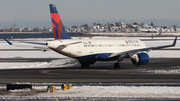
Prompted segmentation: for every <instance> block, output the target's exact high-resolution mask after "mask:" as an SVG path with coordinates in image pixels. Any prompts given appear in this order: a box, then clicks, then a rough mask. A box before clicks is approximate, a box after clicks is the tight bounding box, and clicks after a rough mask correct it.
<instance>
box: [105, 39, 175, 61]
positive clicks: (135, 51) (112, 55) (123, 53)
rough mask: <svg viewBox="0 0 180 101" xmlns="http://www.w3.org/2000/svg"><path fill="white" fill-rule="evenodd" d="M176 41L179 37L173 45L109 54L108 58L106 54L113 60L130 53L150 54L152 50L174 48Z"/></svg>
mask: <svg viewBox="0 0 180 101" xmlns="http://www.w3.org/2000/svg"><path fill="white" fill-rule="evenodd" d="M176 41H177V37H176V38H175V39H174V42H173V44H171V45H164V46H155V47H147V48H142V49H135V50H128V51H123V52H115V53H112V54H109V56H107V54H106V58H111V57H114V56H119V55H126V54H130V53H138V52H142V51H146V52H149V51H150V50H157V49H161V48H166V47H173V46H175V45H176Z"/></svg>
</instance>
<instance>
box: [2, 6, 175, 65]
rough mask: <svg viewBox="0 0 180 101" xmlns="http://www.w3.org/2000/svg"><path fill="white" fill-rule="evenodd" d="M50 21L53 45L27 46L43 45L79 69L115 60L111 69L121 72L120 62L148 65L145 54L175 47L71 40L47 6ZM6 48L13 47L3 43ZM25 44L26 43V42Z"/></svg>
mask: <svg viewBox="0 0 180 101" xmlns="http://www.w3.org/2000/svg"><path fill="white" fill-rule="evenodd" d="M49 6H50V12H51V20H52V26H53V31H54V39H55V40H54V41H47V42H46V43H35V42H28V43H31V44H39V45H45V46H47V47H48V48H50V49H52V50H54V51H55V52H57V53H60V54H63V55H65V56H68V57H71V58H75V59H78V60H79V62H80V64H81V68H89V65H91V64H94V63H95V62H96V61H111V60H117V62H116V63H115V64H114V68H121V63H120V62H121V61H122V60H123V58H131V61H132V63H133V64H134V65H136V66H140V65H144V64H147V63H148V62H149V55H148V54H147V52H149V51H150V50H156V49H161V48H166V47H173V46H175V45H176V40H177V37H176V38H175V40H174V42H173V44H170V45H164V46H156V47H146V45H145V43H144V42H142V41H140V40H136V39H129V38H127V39H72V38H71V37H70V36H69V35H68V34H67V33H66V31H65V28H64V26H63V23H62V20H61V18H60V16H59V14H58V11H57V9H56V6H55V5H53V4H50V5H49ZM4 39H5V38H4ZM5 41H6V42H7V43H8V44H9V45H13V44H12V43H11V42H9V41H8V40H7V39H5ZM26 43H27V42H26Z"/></svg>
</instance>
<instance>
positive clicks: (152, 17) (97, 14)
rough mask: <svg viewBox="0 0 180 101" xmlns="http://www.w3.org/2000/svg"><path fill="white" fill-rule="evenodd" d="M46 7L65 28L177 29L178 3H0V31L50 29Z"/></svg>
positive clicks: (137, 0)
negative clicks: (134, 25) (151, 26)
mask: <svg viewBox="0 0 180 101" xmlns="http://www.w3.org/2000/svg"><path fill="white" fill-rule="evenodd" d="M49 4H55V5H56V7H57V10H58V12H59V14H60V16H61V19H62V21H63V23H64V25H65V26H67V27H71V26H72V25H78V26H80V25H82V24H85V23H87V24H88V25H89V26H92V24H93V23H94V22H96V23H103V24H106V23H114V22H124V23H133V22H137V23H142V22H144V23H145V24H150V23H151V22H153V23H154V25H157V26H172V25H177V26H179V27H180V13H179V10H180V0H1V1H0V13H1V14H0V28H2V27H12V25H13V23H15V24H16V26H17V27H51V26H52V25H51V18H50V10H49Z"/></svg>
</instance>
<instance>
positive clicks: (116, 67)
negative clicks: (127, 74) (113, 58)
mask: <svg viewBox="0 0 180 101" xmlns="http://www.w3.org/2000/svg"><path fill="white" fill-rule="evenodd" d="M121 66H122V64H121V63H115V64H114V68H115V69H121Z"/></svg>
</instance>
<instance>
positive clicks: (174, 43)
mask: <svg viewBox="0 0 180 101" xmlns="http://www.w3.org/2000/svg"><path fill="white" fill-rule="evenodd" d="M176 41H177V36H176V38H175V39H174V42H173V44H172V45H173V46H175V45H176Z"/></svg>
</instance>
